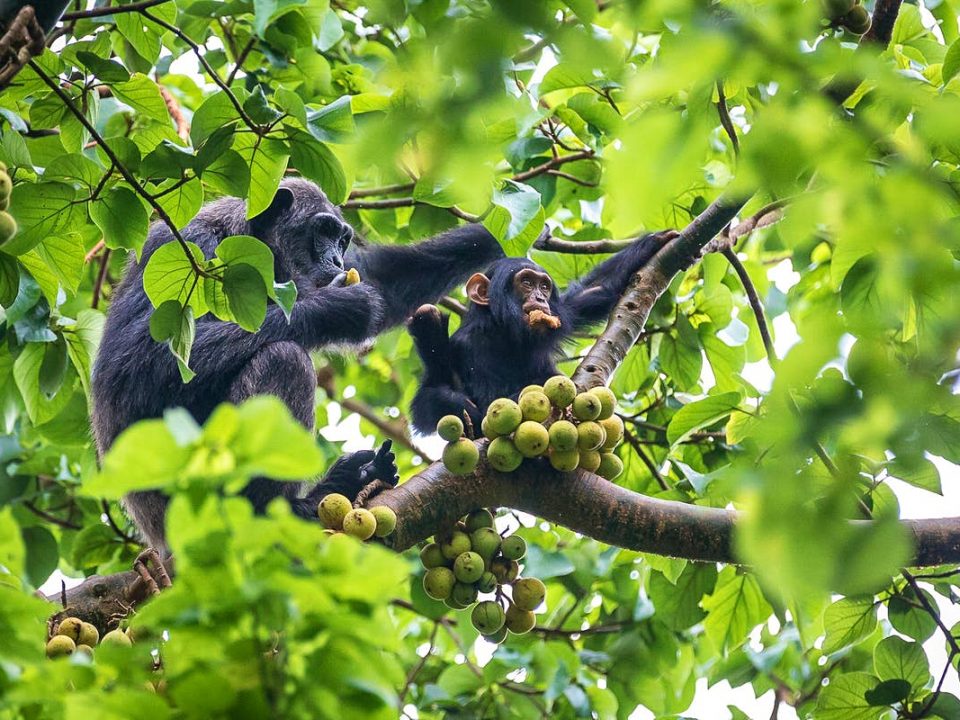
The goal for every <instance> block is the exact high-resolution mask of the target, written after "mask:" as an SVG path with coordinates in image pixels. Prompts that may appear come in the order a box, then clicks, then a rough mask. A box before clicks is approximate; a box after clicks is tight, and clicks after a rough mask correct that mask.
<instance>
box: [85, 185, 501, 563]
mask: <svg viewBox="0 0 960 720" xmlns="http://www.w3.org/2000/svg"><path fill="white" fill-rule="evenodd" d="M245 217H246V208H245V205H244V202H243V200H240V199H238V198H224V199H221V200H218V201H216V202H214V203H211V204H210V205H207V206H206V207H205V208H203V209H202V210H201V211H200V212H199V213H198V214H197V216H196V217H195V218H194V219H193V220H192V221H191V222H190V223H189V224H188V225H187V226H186V227H185V228H184V230H183V236H184V238H185V239H187V240H188V241H190V242H194V243H196V244H197V245H198V246H200V248H201V249H202V250H203V252H204V255H205V256H206V257H208V258H209V257H212V256H213V254H214V251H215V250H216V247H217V245H218V244H219V243H220V241H221V240H223V239H224V238H225V237H227V236H230V235H253V236H255V237H257V238H259V239H260V240H262V241H263V242H265V243H266V244H267V245H269V246H270V248H271V250H272V251H273V254H274V265H275V273H276V279H277V280H278V281H279V282H285V281H287V280H290V279H292V280H293V281H294V282H295V283H296V286H297V290H298V297H297V301H296V303H295V304H294V306H293V310H292V313H291V316H290V320H289V322H288V321H287V319H286V317H284V315H283V312H282V310H281V308H280V307H278V306H276V305H270V306H268V308H267V315H266V319H265V320H264V322H263V325H262V327H261V329H260V331H259V332H257V333H249V332H246V331H245V330H243V329H242V328H240V327H238V326H237V325H234V324H231V323H226V322H222V321H220V320H218V319H217V318H215V317H213V316H212V315H206V316H204V317H203V318H201V319H200V320H198V321H197V324H196V338H195V341H194V344H193V352H192V355H191V360H190V365H191V367H192V369H193V370H194V372H195V373H196V377H194V379H193V380H192V381H191V382H190V383H189V384H185V383H183V382H182V381H181V379H180V375H179V372H178V370H177V364H176V361H175V359H174V357H173V356H172V354H171V353H170V351H169V350H168V349H167V348H166V347H164V346H163V345H160V344H159V343H157V342H155V341H154V340H153V339H152V338H151V337H150V330H149V321H150V314H151V311H152V307H151V304H150V300H149V299H148V298H147V296H146V294H145V293H144V290H143V269H144V267H145V266H146V264H147V262H149V260H150V256H151V255H152V254H153V252H154V251H155V250H156V249H157V248H158V247H159V246H160V245H162V244H164V243H167V242H171V241H173V237H172V236H171V233H170V231H169V230H168V229H167V227H166V226H164V225H162V224H156V225H154V226H153V228H152V229H151V230H150V234H149V237H148V239H147V243H146V245H145V246H144V248H143V253H142V257H141V259H140V262H134V261H132V262H131V263H130V265H129V267H128V271H127V273H126V277H125V278H124V280H123V282H122V283H121V284H120V286H119V287H118V289H117V292H116V294H115V296H114V299H113V302H112V307H111V309H110V313H109V317H108V318H107V324H106V329H105V331H104V335H103V340H102V342H101V345H100V351H99V353H98V355H97V360H96V364H95V366H94V371H93V427H94V433H95V437H96V442H97V449H98V451H99V452H100V454H101V455H102V454H103V453H105V452H106V451H107V449H108V448H109V447H110V445H111V444H112V443H113V441H114V440H115V439H116V437H117V436H118V435H119V434H120V433H121V432H122V431H123V430H124V429H125V428H127V427H128V426H129V425H131V424H133V423H134V422H136V421H138V420H142V419H144V418H154V417H160V416H161V415H162V414H163V412H164V410H166V409H167V408H171V407H178V406H179V407H184V408H186V409H187V410H189V411H190V413H191V414H192V415H193V417H194V418H195V419H196V420H197V421H198V422H203V421H204V420H206V418H207V417H208V416H209V415H210V413H211V412H212V410H213V409H214V408H215V407H216V406H217V405H218V404H219V403H221V402H224V401H231V402H240V401H242V400H244V399H246V398H248V397H251V396H253V395H262V394H270V395H275V396H277V397H279V398H280V399H281V400H283V401H284V403H286V405H287V406H288V407H289V408H290V411H291V412H292V413H293V415H294V417H296V418H297V420H299V421H300V422H301V423H302V424H303V425H304V426H305V427H307V428H310V429H312V428H313V424H314V395H315V391H316V375H315V373H314V369H313V364H312V363H311V361H310V356H309V355H308V351H310V350H315V349H318V348H321V347H325V346H337V345H341V346H342V345H356V344H358V343H362V342H364V341H367V340H369V339H371V338H373V337H374V336H376V335H377V333H379V332H381V331H382V330H384V329H386V328H388V327H390V326H391V325H396V324H398V323H400V322H402V321H404V320H405V319H407V318H408V317H409V316H410V313H411V312H413V310H414V309H415V308H417V307H418V306H419V305H421V304H422V303H425V302H431V301H435V300H437V299H438V298H439V297H440V296H441V295H443V294H444V293H446V292H449V290H450V289H451V288H453V287H454V286H456V285H457V284H459V283H461V282H463V280H464V279H465V278H466V277H467V276H468V275H469V274H470V273H471V272H472V271H474V270H476V269H477V268H479V267H483V266H484V265H486V264H487V263H489V262H491V261H492V260H495V259H496V258H498V257H502V256H503V253H502V251H501V250H500V246H499V245H498V244H497V242H496V240H495V239H494V238H493V236H492V235H490V233H488V232H487V231H486V230H485V229H484V228H483V227H482V226H480V225H464V226H461V227H458V228H455V229H453V230H450V231H449V232H447V233H444V234H442V235H440V236H438V237H436V238H433V239H431V240H428V241H425V242H422V243H419V244H417V245H411V246H373V245H370V246H364V247H361V248H358V249H352V250H350V251H349V252H348V246H349V244H350V241H351V239H352V238H353V230H352V229H351V228H350V226H349V225H348V224H347V223H346V222H345V221H344V220H343V217H342V215H341V214H340V211H339V210H338V209H337V208H336V207H334V206H333V205H331V204H330V202H329V201H328V200H327V198H326V196H325V195H324V194H323V192H322V191H321V190H320V189H319V188H318V187H317V186H316V185H314V184H313V183H310V182H307V181H305V180H300V179H289V180H285V181H284V182H283V183H282V184H281V186H280V188H279V190H278V191H277V193H276V196H275V198H274V200H273V203H272V204H271V206H270V208H269V209H267V210H266V211H264V212H263V213H262V214H261V215H259V216H257V217H255V218H254V219H253V220H250V221H249V222H248V221H246V220H245ZM345 266H346V267H356V268H357V269H358V270H359V272H360V276H361V279H362V281H361V282H360V283H359V284H355V285H350V286H347V285H345V282H344V281H345V275H346V274H345V273H344V267H345ZM144 451H145V452H149V449H148V448H145V449H144ZM374 478H379V479H381V480H384V481H387V482H390V483H393V484H396V481H397V476H396V466H395V464H394V462H393V454H392V453H390V446H389V444H388V443H385V444H384V446H383V447H382V448H381V449H380V452H379V453H374V452H372V451H363V452H359V453H353V454H351V455H347V456H345V457H342V458H340V459H339V460H338V461H337V463H336V464H334V466H333V467H332V468H331V470H330V471H329V473H328V475H327V477H326V478H325V480H324V481H323V482H321V483H320V484H319V485H317V486H316V487H315V488H313V489H312V490H310V491H309V492H308V493H307V494H306V496H305V497H302V498H301V497H300V493H301V492H302V489H303V488H302V487H300V486H299V484H297V483H280V482H275V481H272V480H270V479H268V478H256V479H254V480H253V481H251V482H250V484H249V485H248V486H247V488H246V489H245V490H244V495H246V496H247V497H248V498H249V499H250V501H251V502H252V503H253V505H254V507H255V508H256V509H257V510H258V511H262V510H263V508H264V507H266V505H267V503H268V502H269V501H270V500H272V499H273V498H275V497H278V496H284V497H286V498H287V499H288V500H289V501H290V502H291V504H292V506H293V508H294V510H295V512H296V513H297V514H298V515H301V516H303V517H316V508H317V503H318V502H319V500H320V499H321V498H322V497H324V496H325V495H327V494H328V493H331V492H341V493H343V494H345V495H347V496H348V497H350V498H353V497H355V496H356V494H357V493H358V492H359V490H360V489H361V488H362V487H363V485H364V484H365V483H366V482H368V481H369V480H372V479H374ZM166 503H167V500H166V497H165V496H164V495H163V494H162V493H159V492H153V491H148V492H137V493H132V494H131V495H129V496H127V498H125V500H124V504H125V506H126V508H127V510H128V511H129V513H130V514H131V516H132V518H133V520H134V522H135V523H136V524H137V526H138V528H139V529H140V531H141V532H142V533H143V535H144V537H145V539H146V540H147V541H148V542H150V544H151V545H152V546H153V547H155V548H157V549H158V550H161V552H163V550H165V542H164V514H165V511H166Z"/></svg>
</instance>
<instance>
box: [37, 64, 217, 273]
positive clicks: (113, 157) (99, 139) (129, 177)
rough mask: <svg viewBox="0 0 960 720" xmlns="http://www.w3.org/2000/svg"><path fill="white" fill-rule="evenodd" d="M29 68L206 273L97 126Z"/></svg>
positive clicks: (195, 265) (56, 87)
mask: <svg viewBox="0 0 960 720" xmlns="http://www.w3.org/2000/svg"><path fill="white" fill-rule="evenodd" d="M30 68H31V69H32V70H33V71H34V72H35V73H36V74H37V76H38V77H39V78H40V79H41V80H43V82H44V84H46V86H47V87H49V88H50V89H51V90H53V92H54V94H55V95H56V96H57V97H58V98H60V101H61V102H62V103H63V104H64V105H66V106H67V109H69V110H70V112H71V113H73V115H74V117H76V118H77V120H79V121H80V124H81V125H83V126H84V128H86V130H87V132H88V133H90V137H92V138H93V139H94V141H95V142H96V143H97V145H99V146H100V147H101V148H102V149H103V152H104V153H105V154H106V156H107V157H108V158H110V162H112V163H113V166H114V167H115V168H116V169H117V171H118V172H119V173H120V174H121V175H122V176H123V179H124V180H126V181H127V182H128V183H129V184H130V186H131V187H132V188H133V189H134V191H135V192H136V193H137V194H138V195H139V196H140V197H142V198H143V199H144V200H146V201H147V202H148V203H149V204H150V207H152V208H153V210H154V212H156V213H157V216H158V217H159V218H160V220H161V221H162V222H163V223H164V225H166V226H167V228H168V229H169V230H170V234H171V235H173V237H174V239H175V240H176V241H177V242H178V243H179V244H180V247H182V248H183V252H184V254H185V255H186V256H187V260H188V261H189V263H190V267H191V268H193V271H194V272H195V273H196V274H197V275H198V276H201V277H202V276H204V275H206V271H205V270H204V269H203V268H202V267H200V265H199V264H198V263H197V259H196V258H195V257H194V256H193V253H192V252H191V251H190V247H189V245H188V244H187V241H186V240H185V239H184V237H183V235H181V234H180V230H178V229H177V226H176V224H175V223H174V222H173V219H172V218H171V217H170V216H169V215H168V214H167V211H166V210H164V209H163V206H162V205H160V203H158V202H157V200H156V198H155V197H154V196H153V195H151V194H150V193H148V192H147V191H146V189H145V188H144V187H143V185H141V184H140V183H139V182H138V181H137V179H136V178H135V177H134V176H133V173H131V172H130V171H129V170H128V169H127V167H126V165H124V164H123V163H122V162H121V161H120V158H119V157H118V156H117V154H116V153H115V152H114V151H113V148H111V147H110V146H109V145H108V144H107V141H106V140H104V139H103V136H102V135H101V134H100V132H99V131H98V130H97V128H96V127H95V126H94V125H93V123H91V122H90V121H89V120H88V119H87V116H86V115H84V113H83V112H82V111H81V110H80V108H78V107H77V106H76V105H75V104H74V102H73V100H72V99H71V98H70V96H69V95H67V94H66V93H65V92H64V91H63V89H62V88H61V87H60V86H59V85H58V84H57V83H55V82H54V81H53V79H52V78H50V77H49V76H48V75H47V74H46V73H45V72H44V71H43V69H42V68H41V67H40V66H39V65H37V64H36V63H35V62H33V61H32V60H31V61H30Z"/></svg>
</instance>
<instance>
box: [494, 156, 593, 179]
mask: <svg viewBox="0 0 960 720" xmlns="http://www.w3.org/2000/svg"><path fill="white" fill-rule="evenodd" d="M591 159H592V160H596V159H597V158H596V156H595V155H594V152H593V150H590V149H587V150H578V151H577V152H574V153H570V154H569V155H560V156H559V157H555V158H552V159H551V160H547V162H545V163H543V164H541V165H537V166H535V167H532V168H530V169H529V170H524V171H523V172H519V173H517V174H516V175H513V176H512V177H511V180H513V181H514V182H525V181H527V180H529V179H530V178H534V177H537V175H543V174H544V173H546V172H547V171H549V170H555V169H556V168H558V167H560V166H561V165H565V164H566V163H571V162H577V161H578V160H591Z"/></svg>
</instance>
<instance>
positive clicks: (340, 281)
mask: <svg viewBox="0 0 960 720" xmlns="http://www.w3.org/2000/svg"><path fill="white" fill-rule="evenodd" d="M346 284H347V273H346V272H342V273H340V274H338V275H337V276H336V277H335V278H334V279H333V280H331V281H330V287H345V286H346Z"/></svg>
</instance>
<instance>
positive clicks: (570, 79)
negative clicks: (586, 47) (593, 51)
mask: <svg viewBox="0 0 960 720" xmlns="http://www.w3.org/2000/svg"><path fill="white" fill-rule="evenodd" d="M597 82H599V78H597V77H595V76H594V74H593V71H591V70H590V69H588V68H586V67H583V66H580V65H577V64H574V63H566V62H561V63H559V64H557V65H554V66H553V67H552V68H550V70H548V71H547V74H546V75H544V76H543V80H542V81H541V82H540V95H546V94H547V93H551V92H553V91H554V90H564V89H567V88H574V87H586V86H589V85H591V84H595V83H597Z"/></svg>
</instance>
